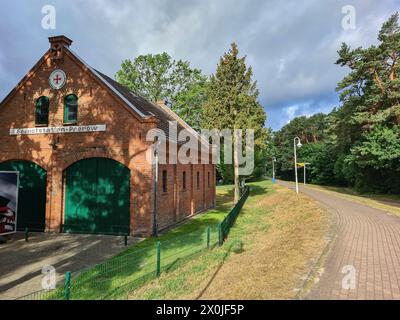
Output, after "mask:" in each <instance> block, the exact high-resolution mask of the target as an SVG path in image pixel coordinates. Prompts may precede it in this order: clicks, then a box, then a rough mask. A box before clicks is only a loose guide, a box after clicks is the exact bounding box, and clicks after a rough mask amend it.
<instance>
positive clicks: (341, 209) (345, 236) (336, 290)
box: [278, 181, 400, 300]
mask: <svg viewBox="0 0 400 320" xmlns="http://www.w3.org/2000/svg"><path fill="white" fill-rule="evenodd" d="M278 183H279V184H280V185H283V186H286V187H289V188H291V189H294V184H293V183H290V182H284V181H279V182H278ZM300 192H301V193H303V194H306V195H308V196H310V197H311V198H313V199H315V200H317V201H319V202H320V203H322V204H323V205H325V206H326V207H327V208H328V210H329V211H330V212H331V213H332V214H333V218H334V221H335V224H334V232H333V233H334V239H333V242H332V246H331V249H330V251H329V254H328V256H327V259H326V261H325V264H324V266H323V272H322V275H321V276H320V280H319V282H318V283H316V284H315V285H314V287H313V288H312V289H311V292H310V293H309V295H308V296H307V297H306V298H308V299H368V300H369V299H396V300H397V299H400V282H399V280H400V217H396V216H393V215H390V214H388V213H387V212H385V211H383V210H379V209H375V208H372V207H369V206H367V205H364V204H361V203H358V202H355V201H352V200H348V199H343V198H341V197H338V196H336V195H335V193H332V192H325V191H320V190H316V189H315V188H310V187H307V186H304V185H300ZM310 214H312V212H311V213H310Z"/></svg>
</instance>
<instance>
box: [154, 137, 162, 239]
mask: <svg viewBox="0 0 400 320" xmlns="http://www.w3.org/2000/svg"><path fill="white" fill-rule="evenodd" d="M156 139H157V138H156ZM160 143H161V141H159V140H158V139H157V140H156V143H155V145H154V162H153V168H154V180H153V182H154V186H153V189H154V196H153V201H154V203H153V234H152V235H153V237H157V233H158V230H157V229H158V226H157V223H158V221H157V211H158V203H157V202H158V146H159V145H160Z"/></svg>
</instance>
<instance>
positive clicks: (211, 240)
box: [19, 187, 249, 300]
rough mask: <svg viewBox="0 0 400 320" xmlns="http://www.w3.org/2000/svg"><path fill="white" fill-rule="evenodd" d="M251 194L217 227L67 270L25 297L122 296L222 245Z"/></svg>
mask: <svg viewBox="0 0 400 320" xmlns="http://www.w3.org/2000/svg"><path fill="white" fill-rule="evenodd" d="M248 195H249V189H248V187H246V188H245V190H244V192H243V194H242V197H241V198H240V200H239V202H238V203H237V204H236V205H235V206H234V207H233V208H232V210H231V211H230V213H229V214H228V215H227V216H226V217H225V218H224V220H223V221H222V222H221V223H219V224H218V226H217V227H207V228H206V229H205V230H204V229H203V230H196V231H194V232H191V233H187V234H183V235H179V236H175V237H171V238H169V239H167V240H162V241H158V242H156V243H153V244H152V245H148V246H146V247H143V248H141V249H137V250H135V251H125V252H124V253H122V254H120V255H119V256H116V257H114V258H112V259H110V260H107V261H105V262H103V263H100V264H98V265H96V266H94V267H91V268H88V269H84V270H80V271H79V272H75V273H70V272H67V273H66V276H65V279H64V281H63V282H62V283H59V284H58V285H57V287H56V289H54V290H50V291H49V290H41V291H37V292H34V293H31V294H29V295H26V296H23V297H21V298H19V299H22V300H70V299H71V300H80V299H85V300H87V299H93V300H94V299H96V300H101V299H121V298H127V295H128V294H129V292H132V291H133V290H135V289H136V288H139V287H140V286H142V285H144V284H145V283H146V282H148V281H149V280H152V279H155V278H157V277H159V276H160V275H161V274H162V273H164V272H170V271H172V270H174V269H175V268H177V267H178V266H180V265H182V264H183V263H185V262H187V261H190V260H191V259H193V258H194V257H195V256H196V255H198V254H200V253H201V252H203V251H205V250H209V249H211V248H212V247H214V246H215V245H218V244H219V245H222V244H223V242H224V240H225V239H226V237H227V235H228V233H229V230H230V228H231V227H232V226H233V224H234V223H235V220H236V218H237V216H238V215H239V212H240V210H241V209H242V207H243V204H244V203H245V201H246V199H247V197H248Z"/></svg>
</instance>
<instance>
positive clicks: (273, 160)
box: [272, 157, 276, 183]
mask: <svg viewBox="0 0 400 320" xmlns="http://www.w3.org/2000/svg"><path fill="white" fill-rule="evenodd" d="M275 162H276V158H275V157H272V183H275V182H276V179H275Z"/></svg>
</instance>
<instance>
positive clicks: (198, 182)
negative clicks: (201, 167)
mask: <svg viewBox="0 0 400 320" xmlns="http://www.w3.org/2000/svg"><path fill="white" fill-rule="evenodd" d="M197 189H200V172H199V171H197Z"/></svg>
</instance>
